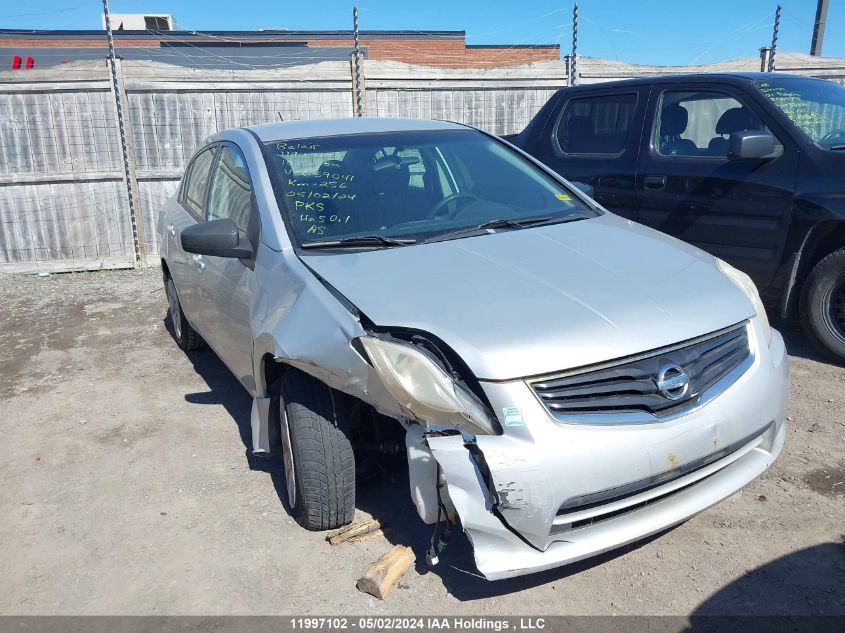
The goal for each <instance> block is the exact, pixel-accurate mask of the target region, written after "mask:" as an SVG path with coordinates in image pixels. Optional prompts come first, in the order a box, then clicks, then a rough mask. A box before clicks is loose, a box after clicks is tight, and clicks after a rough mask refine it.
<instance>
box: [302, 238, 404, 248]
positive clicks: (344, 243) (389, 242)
mask: <svg viewBox="0 0 845 633" xmlns="http://www.w3.org/2000/svg"><path fill="white" fill-rule="evenodd" d="M416 242H417V240H414V239H405V238H398V237H385V236H384V235H359V236H356V237H344V238H343V239H341V240H322V241H319V242H303V244H302V248H311V249H315V248H355V247H358V246H408V245H409V244H416Z"/></svg>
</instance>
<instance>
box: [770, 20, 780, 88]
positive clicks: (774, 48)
mask: <svg viewBox="0 0 845 633" xmlns="http://www.w3.org/2000/svg"><path fill="white" fill-rule="evenodd" d="M780 9H781V7H780V5H778V8H777V9H775V25H774V27H773V28H772V48H771V50H770V51H769V72H770V73H773V72H775V54H776V53H777V50H778V31H779V30H780Z"/></svg>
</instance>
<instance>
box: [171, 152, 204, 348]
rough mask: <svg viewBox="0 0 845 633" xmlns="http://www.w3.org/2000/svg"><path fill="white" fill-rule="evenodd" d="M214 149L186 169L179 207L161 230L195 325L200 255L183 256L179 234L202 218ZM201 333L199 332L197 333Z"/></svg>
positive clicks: (175, 278) (187, 313) (175, 279)
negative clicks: (165, 235) (164, 232)
mask: <svg viewBox="0 0 845 633" xmlns="http://www.w3.org/2000/svg"><path fill="white" fill-rule="evenodd" d="M216 151H217V146H216V145H212V146H210V147H208V148H206V149H204V150H203V151H201V152H199V153H197V155H196V156H195V157H194V159H193V160H192V161H191V162H190V164H189V165H188V167H187V168H186V169H185V176H184V178H183V182H182V185H181V186H180V188H179V197H178V200H179V202H178V204H177V205H174V206H173V208H172V209H171V210H170V211H169V213H168V215H167V218H166V224H165V226H164V231H166V232H167V239H168V240H169V241H170V246H169V251H168V253H169V258H168V262H167V263H168V266H169V268H170V274H171V276H172V277H173V282H174V283H175V284H176V292H177V294H178V295H179V303H180V304H181V305H182V311H183V312H184V313H185V317H186V318H187V319H188V321H189V322H190V323H191V324H192V325H195V326H198V317H199V308H198V302H199V296H200V292H201V289H200V288H199V287H198V284H199V281H200V279H199V275H198V273H199V266H200V265H201V260H202V256H200V255H193V254H191V253H186V252H185V251H184V250H182V240H181V239H180V237H179V236H180V235H181V234H182V231H183V230H185V229H186V228H188V227H189V226H193V225H194V224H196V223H197V222H202V221H203V220H204V219H205V198H206V194H207V193H208V181H209V177H210V175H211V166H212V164H213V163H214V156H215V152H216ZM200 333H201V332H200Z"/></svg>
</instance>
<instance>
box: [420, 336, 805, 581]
mask: <svg viewBox="0 0 845 633" xmlns="http://www.w3.org/2000/svg"><path fill="white" fill-rule="evenodd" d="M750 328H751V329H752V331H754V333H753V335H752V340H754V341H756V342H760V341H762V340H763V338H762V335H761V333H760V332H759V331H756V330H755V326H754V325H752V326H750ZM754 347H755V348H756V350H755V353H754V357H753V361H752V362H751V365H750V366H749V367H748V368H747V369H745V371H744V373H743V374H742V375H741V376H739V378H737V379H736V380H735V382H733V384H731V385H730V386H729V387H727V388H726V389H725V390H724V391H723V392H722V393H720V394H719V395H718V397H716V398H714V399H712V400H710V401H709V402H707V403H706V404H704V405H702V406H700V407H698V408H696V409H694V410H691V411H689V412H686V413H684V414H682V415H678V416H676V417H674V418H672V419H669V420H666V421H660V422H655V423H649V424H607V423H604V424H601V425H591V424H584V423H561V422H560V421H558V420H556V419H554V418H553V417H552V416H551V415H550V414H549V412H548V411H547V409H546V408H545V407H544V406H543V405H542V404H541V403H540V401H539V400H538V399H537V397H536V396H535V394H534V392H533V391H532V390H531V388H530V387H529V386H528V384H527V383H526V382H524V381H511V382H506V383H483V387H484V389H485V391H486V393H487V395H488V397H489V399H490V402H491V404H492V405H493V407H494V409H495V410H496V411H498V412H502V411H504V410H505V409H507V410H508V411H509V412H511V413H512V412H514V411H516V410H518V411H519V414H518V415H515V416H514V417H513V418H512V419H511V420H506V419H505V418H506V417H507V416H506V415H505V414H503V416H502V423H503V426H504V429H505V431H504V434H503V435H499V436H482V435H479V436H477V438H476V440H475V442H474V443H468V442H466V441H465V439H464V438H463V437H462V436H460V435H447V436H428V437H427V438H426V439H425V444H426V446H427V449H428V450H429V451H430V456H431V458H433V460H436V462H437V464H439V466H440V469H441V470H442V473H443V475H444V476H445V482H446V491H447V492H448V503H449V504H450V505H452V506H453V508H454V510H455V511H456V512H457V514H458V515H459V517H460V520H461V524H462V526H463V528H464V530H465V531H466V533H467V535H468V536H469V538H470V540H471V541H472V544H473V547H474V550H475V560H476V565H477V567H478V569H479V571H481V573H482V574H484V576H485V577H486V578H488V579H490V580H496V579H501V578H508V577H512V576H519V575H523V574H527V573H532V572H536V571H540V570H544V569H550V568H554V567H558V566H561V565H564V564H567V563H572V562H575V561H578V560H582V559H585V558H588V557H590V556H594V555H596V554H600V553H602V552H605V551H608V550H611V549H613V548H616V547H619V546H622V545H625V544H628V543H631V542H634V541H637V540H640V539H642V538H644V537H647V536H649V535H652V534H655V533H657V532H659V531H661V530H663V529H666V528H668V527H671V526H673V525H676V524H678V523H681V522H683V521H685V520H686V519H688V518H690V517H692V516H693V515H695V514H697V513H698V512H701V511H702V510H704V509H706V508H707V507H709V506H711V505H713V504H715V503H717V502H719V501H720V500H722V499H724V498H726V497H728V496H730V495H732V494H733V493H735V492H736V491H737V490H739V489H741V488H742V487H744V486H745V485H747V484H748V483H749V482H751V481H752V480H753V479H755V478H756V477H757V476H759V475H760V474H761V473H763V472H764V471H765V470H766V469H767V468H768V467H769V466H770V465H771V464H772V463H773V462H774V460H775V459H776V458H777V456H778V454H779V453H780V451H781V448H782V447H783V441H784V416H785V411H786V405H787V394H788V384H789V373H788V359H787V357H786V351H785V349H784V345H783V340H782V338H781V337H780V335H779V334H778V333H777V332H775V333H774V335H773V338H772V341H771V344H770V345H768V346H766V345H765V344H762V345H760V344H755V345H754ZM416 454H418V455H422V456H424V455H425V451H418V452H417V453H416ZM410 457H411V452H409V458H410ZM430 467H431V464H429V470H430ZM413 471H414V468H413V466H412V478H411V479H412V480H411V485H412V494H413V493H414V487H415V486H416V487H417V490H416V495H417V496H416V498H415V500H417V505H418V509H420V508H421V506H425V503H421V502H420V500H419V497H420V496H421V495H422V496H425V494H426V491H424V490H423V491H422V492H420V489H419V486H420V482H419V481H418V480H416V478H415V477H414V476H413ZM428 481H432V479H429V480H428ZM428 494H430V492H429V493H428ZM428 507H429V508H430V507H431V504H430V503H429V504H428ZM420 514H421V516H423V518H424V519H426V516H424V512H423V510H422V509H420ZM428 514H429V516H428V518H431V512H430V511H429V513H428Z"/></svg>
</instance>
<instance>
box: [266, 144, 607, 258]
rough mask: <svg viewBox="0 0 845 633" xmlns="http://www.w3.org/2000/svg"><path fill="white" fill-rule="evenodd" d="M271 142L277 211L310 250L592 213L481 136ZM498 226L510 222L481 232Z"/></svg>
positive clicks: (404, 241) (396, 242) (394, 242)
mask: <svg viewBox="0 0 845 633" xmlns="http://www.w3.org/2000/svg"><path fill="white" fill-rule="evenodd" d="M267 146H268V149H269V150H270V151H269V157H268V161H269V162H270V165H269V168H270V169H271V170H273V171H275V172H276V174H277V175H278V180H279V181H280V182H281V188H282V191H281V192H280V195H281V196H282V197H283V201H282V202H283V204H280V207H282V208H283V210H284V211H283V212H286V213H287V214H288V217H289V226H290V227H292V229H293V232H294V233H295V236H294V237H295V239H296V240H297V242H298V243H299V245H303V244H304V245H305V246H306V247H307V248H314V247H315V242H320V244H316V246H317V247H321V246H326V247H329V246H335V247H343V248H354V247H359V248H363V247H369V248H384V247H386V246H404V245H408V244H412V243H414V242H419V241H423V240H430V239H437V238H438V237H442V238H443V239H451V238H452V235H451V234H452V233H455V235H454V237H455V238H457V237H466V236H468V235H471V234H473V231H472V230H471V229H472V228H473V227H477V228H478V230H477V233H480V234H484V233H486V232H490V231H493V230H498V229H506V230H517V229H522V228H528V227H529V226H530V225H532V224H533V225H537V224H539V223H540V222H542V223H554V222H557V221H561V222H562V221H568V220H571V219H577V218H582V217H590V216H592V215H595V213H594V212H591V211H590V210H589V209H588V208H587V207H586V206H585V205H584V204H583V203H581V202H580V201H579V200H578V199H577V198H576V197H575V196H574V194H572V192H571V191H569V190H567V189H566V188H564V187H563V186H562V185H560V184H559V183H557V182H556V181H554V180H553V179H552V178H550V177H549V176H547V175H546V174H544V173H543V172H542V171H540V170H539V169H538V168H536V167H534V166H533V165H532V164H531V163H530V162H529V161H527V160H525V159H524V158H522V157H521V156H519V155H518V154H517V153H515V152H513V151H512V150H510V149H508V148H507V147H505V146H503V145H502V144H500V143H499V142H497V141H495V140H493V139H491V138H489V137H487V136H485V135H484V134H481V133H479V132H477V131H474V130H436V131H411V132H390V133H378V134H354V135H348V136H334V137H326V138H311V139H298V140H289V141H280V142H273V143H268V144H267ZM498 220H503V221H504V222H498V223H495V222H494V223H493V224H491V225H490V226H489V227H483V228H482V227H480V225H481V224H485V223H486V224H490V223H491V222H493V221H498ZM523 222H525V224H524V225H523ZM461 229H468V230H467V231H462V230H461ZM447 234H449V235H447ZM341 241H343V243H341Z"/></svg>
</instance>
